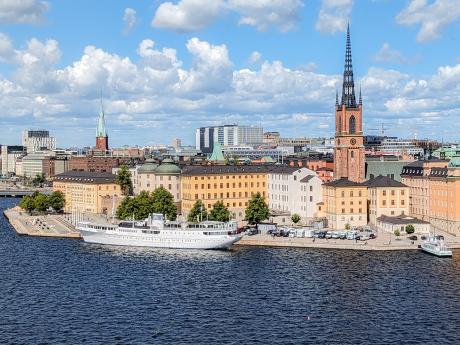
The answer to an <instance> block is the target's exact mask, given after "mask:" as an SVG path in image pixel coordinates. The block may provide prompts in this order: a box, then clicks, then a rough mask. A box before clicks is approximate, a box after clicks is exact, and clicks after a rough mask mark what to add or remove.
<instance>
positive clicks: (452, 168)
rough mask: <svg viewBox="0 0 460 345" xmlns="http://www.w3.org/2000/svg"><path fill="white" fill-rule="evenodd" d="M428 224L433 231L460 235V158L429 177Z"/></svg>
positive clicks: (432, 171) (433, 169)
mask: <svg viewBox="0 0 460 345" xmlns="http://www.w3.org/2000/svg"><path fill="white" fill-rule="evenodd" d="M429 186H430V212H429V216H430V219H429V221H430V223H431V225H432V226H433V228H434V229H439V230H444V231H447V232H449V233H452V234H454V235H456V236H459V235H460V157H453V158H452V159H451V161H450V162H449V165H448V166H447V167H445V168H432V169H431V172H430V175H429Z"/></svg>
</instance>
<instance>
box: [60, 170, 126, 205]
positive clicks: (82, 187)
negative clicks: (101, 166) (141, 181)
mask: <svg viewBox="0 0 460 345" xmlns="http://www.w3.org/2000/svg"><path fill="white" fill-rule="evenodd" d="M115 180H116V176H115V175H113V174H110V173H99V172H89V171H68V172H65V173H62V174H59V175H56V176H55V177H54V179H53V191H60V192H62V193H63V194H64V197H65V208H64V211H65V212H75V211H79V212H90V213H111V212H112V207H111V206H109V204H112V203H111V202H110V201H113V203H116V204H118V202H119V201H120V199H121V198H122V193H121V189H120V186H119V185H118V184H117V183H116V182H115ZM116 206H117V205H115V206H114V207H115V208H116ZM109 208H110V209H109Z"/></svg>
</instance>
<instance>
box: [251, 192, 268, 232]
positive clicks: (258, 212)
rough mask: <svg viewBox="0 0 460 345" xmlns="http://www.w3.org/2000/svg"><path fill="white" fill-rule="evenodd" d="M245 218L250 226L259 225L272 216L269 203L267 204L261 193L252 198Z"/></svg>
mask: <svg viewBox="0 0 460 345" xmlns="http://www.w3.org/2000/svg"><path fill="white" fill-rule="evenodd" d="M245 216H246V217H245V220H246V221H247V222H248V223H249V224H258V223H260V222H261V221H263V220H264V219H267V218H268V217H269V216H270V211H269V209H268V205H267V203H266V202H265V198H264V197H263V196H262V195H261V194H260V193H259V192H257V193H256V194H254V195H253V196H252V197H251V200H249V204H248V207H247V208H246V211H245Z"/></svg>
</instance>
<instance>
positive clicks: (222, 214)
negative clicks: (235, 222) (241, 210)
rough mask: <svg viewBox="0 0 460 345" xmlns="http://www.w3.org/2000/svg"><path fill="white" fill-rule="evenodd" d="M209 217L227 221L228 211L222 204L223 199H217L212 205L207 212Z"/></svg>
mask: <svg viewBox="0 0 460 345" xmlns="http://www.w3.org/2000/svg"><path fill="white" fill-rule="evenodd" d="M209 219H211V220H215V221H218V222H228V221H229V220H230V211H229V210H228V208H227V207H226V206H225V205H224V202H223V201H217V202H216V203H215V204H214V205H212V210H211V212H209Z"/></svg>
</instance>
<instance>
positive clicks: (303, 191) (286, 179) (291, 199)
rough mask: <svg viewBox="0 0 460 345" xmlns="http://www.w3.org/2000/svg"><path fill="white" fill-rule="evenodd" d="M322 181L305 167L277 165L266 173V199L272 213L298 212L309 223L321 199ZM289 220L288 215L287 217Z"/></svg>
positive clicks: (289, 214)
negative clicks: (277, 166)
mask: <svg viewBox="0 0 460 345" xmlns="http://www.w3.org/2000/svg"><path fill="white" fill-rule="evenodd" d="M321 184H322V181H321V179H320V178H319V177H318V175H317V174H316V173H315V172H314V171H312V170H309V169H307V168H296V167H285V168H282V167H279V168H277V169H275V170H274V171H272V172H269V173H268V201H269V204H268V205H269V207H270V210H271V213H272V214H287V215H288V216H292V215H293V214H298V215H299V216H300V217H301V222H303V223H309V222H310V221H311V220H313V218H314V216H315V213H316V205H317V204H318V203H319V202H321V201H322V199H323V195H322V187H321ZM287 219H289V221H290V217H287Z"/></svg>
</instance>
